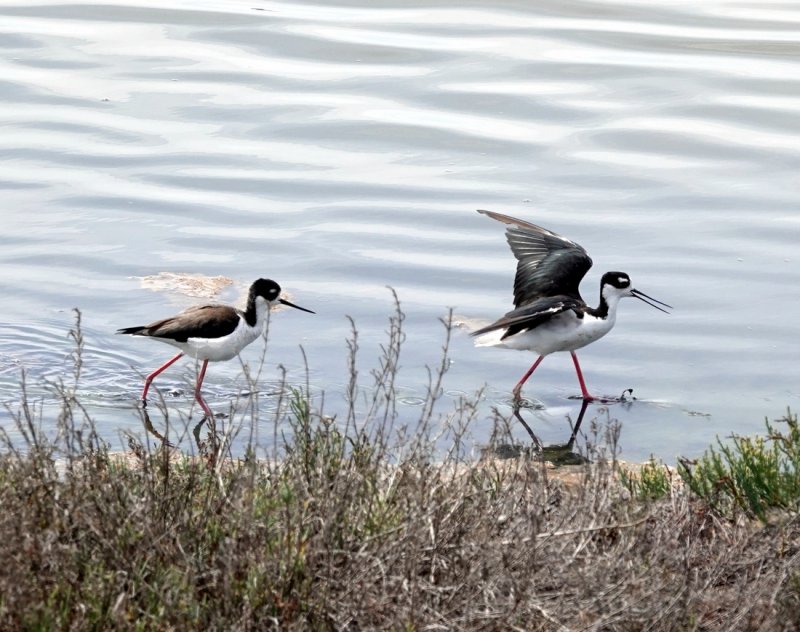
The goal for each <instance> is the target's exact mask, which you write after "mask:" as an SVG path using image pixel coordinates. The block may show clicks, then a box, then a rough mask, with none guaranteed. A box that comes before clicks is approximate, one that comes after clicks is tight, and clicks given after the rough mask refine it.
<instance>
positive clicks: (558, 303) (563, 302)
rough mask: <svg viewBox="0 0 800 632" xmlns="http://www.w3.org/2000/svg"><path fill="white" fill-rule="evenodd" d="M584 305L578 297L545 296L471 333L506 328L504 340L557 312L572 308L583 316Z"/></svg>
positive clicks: (475, 333) (548, 318) (540, 322)
mask: <svg viewBox="0 0 800 632" xmlns="http://www.w3.org/2000/svg"><path fill="white" fill-rule="evenodd" d="M583 307H585V303H584V302H583V301H582V300H581V299H576V298H573V297H571V296H563V295H562V296H545V297H542V298H538V299H536V300H534V301H533V302H532V303H529V304H527V305H525V306H523V307H517V308H516V309H513V310H511V311H510V312H508V313H507V314H506V315H505V316H503V317H502V318H500V319H499V320H496V321H495V322H493V323H492V324H491V325H487V326H486V327H482V328H481V329H478V330H477V331H473V332H472V334H471V335H473V336H480V335H481V334H485V333H488V332H490V331H496V330H498V329H505V330H506V332H505V333H504V334H503V336H502V338H500V340H504V339H506V338H508V337H509V336H513V335H514V334H516V333H519V332H520V331H524V330H525V329H532V328H534V327H538V326H539V325H541V324H542V323H544V322H547V321H548V320H550V319H551V318H553V317H554V316H556V315H557V314H561V313H563V312H566V311H568V310H570V309H574V310H576V313H580V315H581V316H582V315H583V313H582V312H581V310H582V308H583Z"/></svg>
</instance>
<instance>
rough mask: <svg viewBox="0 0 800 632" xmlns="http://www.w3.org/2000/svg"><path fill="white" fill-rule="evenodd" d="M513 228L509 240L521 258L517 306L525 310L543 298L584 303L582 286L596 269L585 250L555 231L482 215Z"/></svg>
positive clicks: (516, 298)
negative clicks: (584, 279)
mask: <svg viewBox="0 0 800 632" xmlns="http://www.w3.org/2000/svg"><path fill="white" fill-rule="evenodd" d="M478 213H482V214H483V215H486V216H488V217H491V218H492V219H496V220H497V221H498V222H503V223H504V224H509V228H507V229H506V238H507V239H508V245H509V246H511V251H512V252H513V253H514V256H515V257H516V258H517V260H518V261H519V263H518V264H517V275H516V277H515V278H514V305H515V306H516V307H521V306H522V305H527V304H528V303H530V302H532V301H535V300H537V299H539V298H543V297H548V296H550V297H552V296H559V295H564V296H568V297H571V298H576V299H578V300H580V301H582V300H583V299H582V298H581V294H580V292H579V291H578V286H579V285H580V284H581V279H583V277H584V276H585V275H586V273H587V272H588V271H589V268H591V267H592V259H591V257H589V255H588V254H587V252H586V251H585V250H584V249H583V247H582V246H580V245H578V244H576V243H575V242H574V241H571V240H569V239H566V238H565V237H561V236H560V235H557V234H555V233H554V232H552V231H549V230H547V229H546V228H542V227H541V226H537V225H536V224H531V223H529V222H525V221H522V220H520V219H515V218H513V217H509V216H508V215H502V214H500V213H493V212H491V211H478Z"/></svg>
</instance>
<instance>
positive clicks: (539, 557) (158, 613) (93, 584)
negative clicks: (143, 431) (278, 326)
mask: <svg viewBox="0 0 800 632" xmlns="http://www.w3.org/2000/svg"><path fill="white" fill-rule="evenodd" d="M402 323H403V319H402V313H401V312H400V310H399V306H398V309H397V312H396V313H395V314H394V315H393V316H392V318H391V319H390V321H389V327H388V329H387V342H386V343H385V344H384V346H383V347H382V355H381V357H380V358H379V359H378V363H377V367H376V368H374V369H372V370H370V371H369V372H366V373H364V374H363V375H366V376H368V377H367V379H366V381H367V384H366V385H364V384H362V383H361V382H360V381H359V378H358V376H359V371H358V369H357V364H356V357H357V352H358V336H357V332H356V331H355V328H353V333H352V336H351V339H350V341H349V345H348V346H349V352H350V355H349V366H350V381H349V385H347V386H346V390H347V393H348V401H349V407H348V408H347V409H346V410H344V411H337V415H335V416H334V415H327V414H325V413H324V412H323V411H322V410H321V408H322V406H321V403H320V400H319V399H316V400H315V399H313V398H312V397H311V396H310V395H309V388H308V385H305V386H297V385H289V384H287V385H285V387H284V388H283V389H281V391H280V393H278V394H276V395H274V396H273V397H274V398H275V401H274V402H271V403H274V404H275V405H274V406H273V407H272V408H271V409H270V410H274V411H275V412H270V413H269V414H267V413H265V412H263V411H262V412H259V405H258V404H259V402H258V396H257V395H253V396H251V398H252V399H251V400H248V401H247V402H245V405H244V406H240V407H239V408H238V409H239V410H244V411H245V412H244V413H236V414H235V415H234V417H233V418H231V419H227V420H219V419H216V420H212V421H211V422H210V425H207V426H202V427H201V426H198V427H197V428H195V429H192V428H191V427H189V424H188V423H186V424H181V423H176V424H174V425H173V424H172V422H171V420H170V418H169V411H168V410H167V409H166V408H165V407H163V406H162V407H161V408H160V410H159V414H160V418H159V419H160V424H158V425H159V427H166V432H165V433H164V434H165V435H166V436H168V437H171V438H173V439H175V438H176V437H181V436H191V435H190V433H191V432H192V431H194V433H195V437H196V438H197V445H198V450H197V454H196V455H194V456H192V457H190V456H185V455H181V454H179V453H177V452H176V451H175V450H174V449H172V448H170V447H169V445H168V444H167V440H166V438H162V439H159V440H157V441H156V442H155V443H153V442H152V439H150V436H151V435H144V437H143V438H140V437H134V436H131V437H130V438H129V445H130V451H129V453H127V455H126V457H127V458H122V456H121V455H119V454H114V453H111V452H109V450H108V447H107V446H106V445H105V444H104V443H103V442H102V441H101V440H100V439H99V437H98V434H97V432H96V429H95V427H94V424H93V422H92V420H91V418H90V417H89V416H88V415H87V414H86V412H85V410H84V409H83V408H82V407H81V405H80V402H79V401H78V400H77V398H76V396H75V393H76V388H77V384H78V380H79V379H80V355H81V348H82V344H83V341H82V337H81V334H80V328H79V326H78V327H76V331H75V332H73V339H74V341H75V345H76V351H75V354H74V365H75V368H74V371H73V374H72V375H71V376H69V379H66V378H65V380H64V381H63V382H58V383H56V384H54V385H53V388H54V389H55V391H56V392H57V393H58V394H59V397H60V400H61V402H62V405H61V413H60V415H59V416H58V418H57V419H54V420H50V419H48V420H46V423H45V421H44V420H41V415H40V414H39V412H38V411H37V410H36V408H35V407H34V406H33V405H32V404H30V403H29V402H28V401H27V398H26V397H25V386H24V382H23V387H22V402H23V403H22V404H21V405H20V406H19V408H18V409H15V410H13V411H12V412H13V415H14V419H15V426H16V427H15V428H14V431H15V433H16V435H18V436H20V437H21V439H17V440H15V441H12V440H11V438H10V436H9V435H6V434H5V433H3V434H2V437H3V442H4V449H3V451H2V453H0V507H2V512H0V560H2V567H1V568H2V570H0V629H3V630H67V629H70V630H86V629H96V630H151V629H155V630H162V629H167V630H169V629H175V630H186V629H202V630H206V629H209V630H263V629H280V630H373V629H386V630H398V629H405V630H445V629H446V630H481V629H483V630H542V631H548V632H549V631H551V630H559V631H564V630H620V631H622V630H624V631H627V630H645V629H646V630H676V631H677V630H794V629H798V628H800V519H798V516H797V511H796V510H797V504H796V502H797V494H796V491H795V495H794V497H792V496H791V490H792V489H794V490H796V489H797V487H796V483H797V479H796V478H795V479H794V485H795V487H794V488H792V487H790V482H789V481H790V480H791V476H790V474H791V473H792V472H795V473H796V471H797V470H796V465H797V458H796V457H797V449H798V445H800V440H798V439H799V438H798V435H797V420H796V418H795V417H792V416H789V417H787V419H786V420H785V423H786V424H787V425H786V429H787V431H786V432H784V433H783V434H779V433H777V432H776V430H775V428H774V427H773V425H770V424H768V433H769V435H768V437H767V439H765V440H763V441H759V440H755V439H753V440H749V441H746V440H744V439H739V440H735V441H734V442H733V445H732V446H725V447H723V444H720V448H719V449H718V450H713V451H712V452H711V455H710V456H707V457H704V459H703V460H701V461H699V462H698V463H697V464H695V465H693V466H691V469H690V468H689V466H688V465H687V466H684V467H683V469H682V475H683V477H684V479H685V480H687V482H688V483H689V487H687V488H681V486H680V485H678V484H676V483H678V481H673V480H672V478H671V477H670V475H669V471H668V470H667V469H666V468H665V466H664V465H663V464H660V463H655V462H653V461H651V462H650V463H648V464H646V465H644V466H643V467H642V468H641V469H640V470H638V471H637V472H635V473H630V472H627V473H624V474H621V475H620V474H617V472H619V464H618V463H617V460H616V447H615V446H616V438H617V437H618V433H619V428H618V426H615V425H614V424H613V422H612V423H610V424H607V425H605V426H604V425H603V424H597V423H592V424H591V426H592V430H591V431H590V436H589V440H588V441H586V442H585V443H586V445H588V446H589V448H586V450H585V453H584V454H583V457H584V458H585V459H588V460H589V461H591V464H587V463H583V464H581V465H575V466H570V467H569V468H562V469H554V468H552V467H551V466H548V465H547V464H545V463H543V462H542V461H541V460H538V459H537V458H535V457H534V456H530V457H527V456H525V451H520V452H519V453H520V454H521V455H522V456H519V457H518V458H514V459H507V460H500V459H497V458H483V459H481V460H474V459H472V458H467V457H465V456H464V454H465V453H467V450H465V449H464V445H465V443H466V441H465V435H466V433H467V431H468V429H469V427H470V424H471V423H472V422H473V421H474V420H475V418H476V416H477V414H478V413H477V406H476V403H475V401H473V400H469V399H464V400H463V401H461V402H460V403H459V405H458V406H456V407H455V408H454V409H453V410H450V411H442V412H440V411H439V410H438V409H439V407H440V402H439V398H440V395H441V392H442V380H443V376H444V374H445V371H446V367H447V366H448V362H447V356H448V345H447V341H448V339H449V333H450V321H449V319H446V320H445V323H444V324H445V325H446V327H445V332H446V333H445V343H444V345H443V349H442V356H443V361H442V362H441V364H439V365H437V367H434V368H432V369H431V370H430V372H429V383H428V384H429V386H428V389H427V390H428V396H427V398H426V402H425V404H424V405H423V406H421V407H420V409H419V417H418V418H417V419H414V420H411V421H407V422H406V423H401V421H400V417H399V415H398V414H397V411H396V408H395V403H396V397H395V386H394V384H395V378H396V374H397V366H398V359H399V354H400V348H401V343H402V340H403V331H402ZM248 379H251V378H250V377H249V376H248ZM252 379H253V380H255V379H257V374H256V376H255V377H253V378H252ZM252 390H253V392H254V393H257V389H252ZM140 414H141V415H142V421H143V423H144V424H145V425H147V424H149V425H150V427H151V428H152V427H153V424H152V423H150V418H149V417H148V416H147V415H146V412H145V411H140ZM494 421H495V432H494V434H493V438H492V442H493V445H496V446H500V445H506V444H507V443H508V442H509V434H508V432H507V429H508V427H509V424H511V423H513V418H511V419H507V418H504V417H501V416H500V415H499V414H498V415H496V417H495V420H494ZM256 423H258V424H261V425H262V427H266V426H269V425H271V426H272V428H273V431H272V437H273V438H274V444H275V445H274V446H270V448H269V450H268V451H267V456H262V457H259V458H256V455H257V454H259V453H263V452H264V448H263V446H258V445H256V444H255V443H254V442H252V441H251V442H250V444H249V446H248V448H247V449H246V450H245V452H244V454H245V457H244V458H234V457H233V455H232V453H231V448H230V446H231V441H232V437H234V436H235V435H237V433H243V432H247V429H250V428H252V426H253V425H254V424H256ZM173 426H174V427H173ZM202 433H205V436H202ZM250 436H251V437H252V436H253V435H252V434H251V435H250ZM145 439H148V440H145ZM442 439H444V440H445V441H444V442H446V443H447V444H448V445H451V446H453V447H452V450H451V451H450V452H448V453H447V454H445V455H441V454H440V453H439V452H437V451H436V445H442V443H443V442H442ZM437 442H439V443H438V444H437ZM490 448H491V446H490ZM486 453H487V454H492V450H491V449H487V450H486ZM715 455H716V460H715ZM776 459H777V460H776ZM790 464H794V467H795V469H794V470H792V469H791V468H790V467H789V465H790ZM712 466H713V467H712ZM721 468H723V469H721ZM745 471H746V472H748V474H747V476H744V475H743V474H742V473H743V472H745ZM562 472H567V474H568V475H563V474H562ZM712 475H713V476H714V477H716V478H712ZM725 476H727V477H729V479H730V481H731V482H730V484H729V483H728V479H726V478H724V477H725ZM748 477H749V478H748ZM673 478H674V477H673ZM734 481H735V485H736V486H734ZM770 485H779V486H780V487H779V488H778V489H779V490H780V491H771V492H770V494H767V493H766V492H767V491H769V490H770V489H771V488H770ZM690 489H691V492H690V491H689V490H690ZM752 490H758V494H760V496H758V495H757V496H754V497H759V498H763V499H768V501H767V500H763V501H761V502H762V504H761V505H759V504H756V505H753V504H752V503H751V501H750V500H749V499H750V498H751V493H753V491H752ZM739 499H748V500H747V504H746V505H743V504H740V503H739ZM735 507H739V508H742V509H745V508H747V509H746V510H747V511H748V512H752V515H762V514H765V513H766V512H767V510H768V509H769V508H773V507H779V508H781V509H782V510H783V511H784V512H785V514H784V516H783V518H784V519H783V520H780V521H772V522H771V523H770V524H768V525H766V526H763V525H762V523H760V522H758V521H755V520H742V519H732V518H737V517H741V512H740V513H739V514H738V516H734V515H733V509H734V508H735ZM753 507H761V508H762V509H759V511H760V513H759V512H758V511H756V510H755V509H753Z"/></svg>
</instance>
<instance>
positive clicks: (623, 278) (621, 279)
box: [617, 277, 631, 285]
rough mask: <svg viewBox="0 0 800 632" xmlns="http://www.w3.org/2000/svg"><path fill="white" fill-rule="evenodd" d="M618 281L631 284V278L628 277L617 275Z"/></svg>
mask: <svg viewBox="0 0 800 632" xmlns="http://www.w3.org/2000/svg"><path fill="white" fill-rule="evenodd" d="M617 283H619V284H620V285H630V283H631V280H630V279H629V278H627V277H617Z"/></svg>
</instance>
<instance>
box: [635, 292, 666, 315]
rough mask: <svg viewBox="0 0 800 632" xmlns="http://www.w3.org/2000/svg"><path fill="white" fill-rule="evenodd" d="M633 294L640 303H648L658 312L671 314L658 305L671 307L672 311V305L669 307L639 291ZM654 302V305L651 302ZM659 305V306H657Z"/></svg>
mask: <svg viewBox="0 0 800 632" xmlns="http://www.w3.org/2000/svg"><path fill="white" fill-rule="evenodd" d="M631 294H633V295H634V296H635V297H636V298H638V299H639V300H640V301H643V302H645V303H647V304H648V305H649V306H650V307H655V308H656V309H657V310H659V311H662V312H664V313H665V314H669V312H668V311H667V310H665V309H662V308H660V307H659V306H658V305H663V306H664V307H669V308H670V309H672V305H667V304H666V303H662V302H661V301H658V300H656V299H654V298H653V297H652V296H647V294H645V293H644V292H640V291H639V290H631ZM650 301H652V303H651V302H650ZM656 303H658V305H656Z"/></svg>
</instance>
